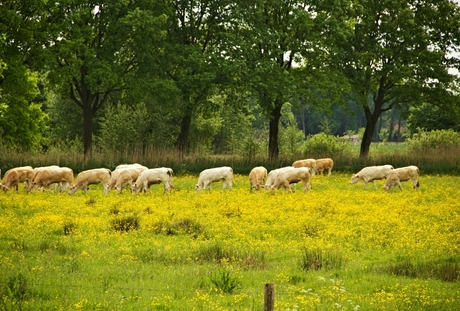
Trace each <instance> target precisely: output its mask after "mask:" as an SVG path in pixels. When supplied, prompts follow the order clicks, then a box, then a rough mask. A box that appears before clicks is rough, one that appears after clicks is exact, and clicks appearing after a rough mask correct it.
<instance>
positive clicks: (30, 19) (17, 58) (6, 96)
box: [0, 0, 47, 150]
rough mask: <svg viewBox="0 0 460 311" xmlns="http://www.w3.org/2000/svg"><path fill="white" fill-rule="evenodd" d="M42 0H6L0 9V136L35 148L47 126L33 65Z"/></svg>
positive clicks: (35, 63) (38, 43) (10, 142)
mask: <svg viewBox="0 0 460 311" xmlns="http://www.w3.org/2000/svg"><path fill="white" fill-rule="evenodd" d="M42 12H43V2H42V1H32V0H30V1H27V0H24V1H15V0H12V1H8V2H4V3H2V4H1V10H0V34H1V37H0V44H1V47H0V137H1V140H2V142H3V143H6V144H8V145H10V146H14V147H20V148H21V149H23V150H27V149H37V148H39V147H40V145H41V143H42V139H43V133H44V131H45V130H46V128H47V116H46V114H45V113H43V111H42V109H41V104H40V102H39V101H41V100H42V98H39V97H38V96H40V95H41V96H42V97H43V94H41V93H42V92H41V91H43V90H40V89H39V88H38V84H39V78H38V76H39V75H38V73H37V72H36V69H37V68H39V66H40V63H39V62H38V61H37V60H38V55H40V50H41V48H40V46H41V43H43V41H42V36H41V34H40V33H37V34H36V33H35V32H34V31H35V30H36V29H38V30H39V29H40V27H39V18H37V16H39V15H40V14H41V13H42Z"/></svg>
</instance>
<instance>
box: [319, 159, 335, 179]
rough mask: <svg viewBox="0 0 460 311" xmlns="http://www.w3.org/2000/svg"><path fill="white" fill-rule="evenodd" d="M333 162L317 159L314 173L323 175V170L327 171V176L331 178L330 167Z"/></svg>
mask: <svg viewBox="0 0 460 311" xmlns="http://www.w3.org/2000/svg"><path fill="white" fill-rule="evenodd" d="M333 166H334V161H333V160H332V159H331V158H324V159H317V160H316V172H317V173H318V174H320V175H323V172H324V170H328V173H327V175H328V176H331V171H332V167H333Z"/></svg>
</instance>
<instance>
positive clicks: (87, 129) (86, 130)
mask: <svg viewBox="0 0 460 311" xmlns="http://www.w3.org/2000/svg"><path fill="white" fill-rule="evenodd" d="M83 153H84V161H85V163H88V161H89V160H90V159H91V157H92V155H93V112H92V109H91V103H84V106H83Z"/></svg>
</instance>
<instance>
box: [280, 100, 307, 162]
mask: <svg viewBox="0 0 460 311" xmlns="http://www.w3.org/2000/svg"><path fill="white" fill-rule="evenodd" d="M291 108H292V105H291V104H289V103H285V104H284V105H283V107H282V109H281V120H280V123H281V127H280V135H279V136H280V140H279V147H280V150H281V153H282V154H285V155H290V156H295V155H297V154H300V153H301V152H302V144H303V142H304V140H305V135H304V134H303V132H302V130H300V129H299V128H298V126H297V121H296V119H295V116H294V114H293V113H292V111H291Z"/></svg>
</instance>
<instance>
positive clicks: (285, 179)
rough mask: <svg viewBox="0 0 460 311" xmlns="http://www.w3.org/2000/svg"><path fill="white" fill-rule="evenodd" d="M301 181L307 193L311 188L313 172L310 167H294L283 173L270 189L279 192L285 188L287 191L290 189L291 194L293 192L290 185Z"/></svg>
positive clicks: (277, 177)
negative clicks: (278, 190)
mask: <svg viewBox="0 0 460 311" xmlns="http://www.w3.org/2000/svg"><path fill="white" fill-rule="evenodd" d="M300 181H302V183H303V189H304V192H307V191H308V190H309V188H311V171H310V169H309V168H308V167H292V168H289V169H286V170H283V171H281V172H280V173H279V174H278V176H276V178H275V182H274V183H273V185H272V186H271V187H270V189H274V190H277V189H279V188H281V187H284V189H285V190H288V189H289V192H292V190H291V186H290V185H291V184H297V183H298V182H300ZM309 183H310V185H309Z"/></svg>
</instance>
